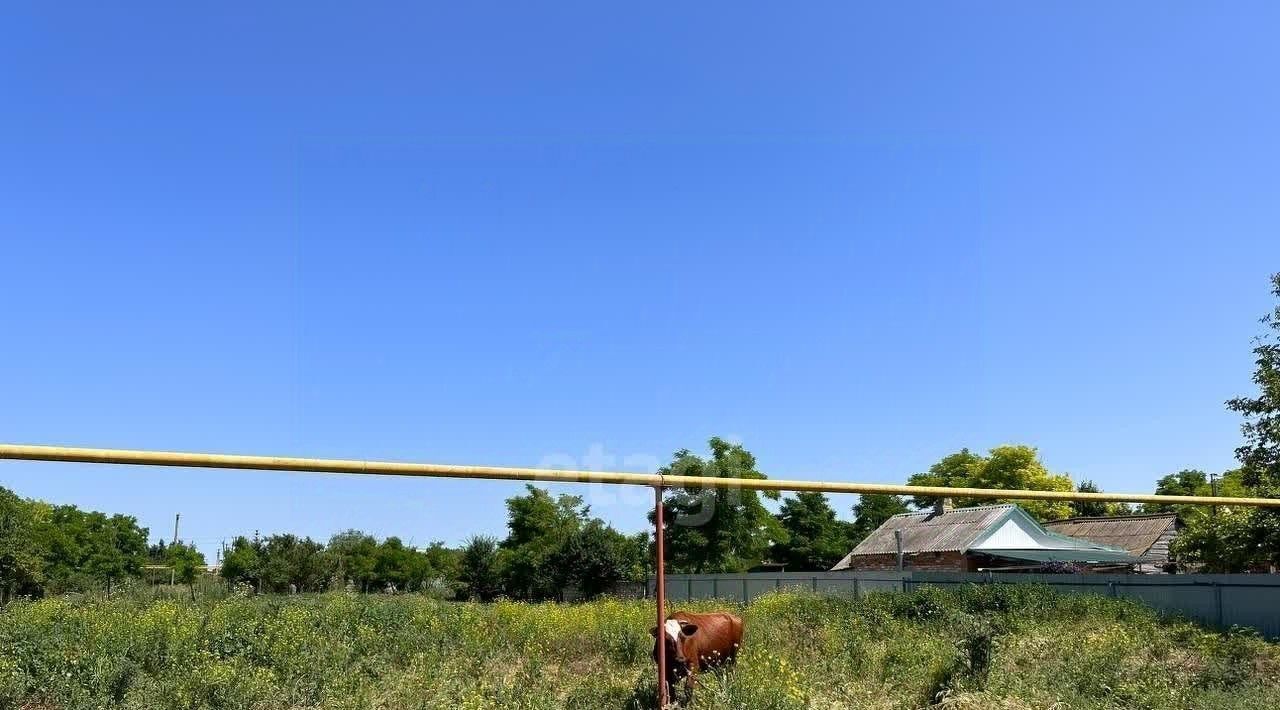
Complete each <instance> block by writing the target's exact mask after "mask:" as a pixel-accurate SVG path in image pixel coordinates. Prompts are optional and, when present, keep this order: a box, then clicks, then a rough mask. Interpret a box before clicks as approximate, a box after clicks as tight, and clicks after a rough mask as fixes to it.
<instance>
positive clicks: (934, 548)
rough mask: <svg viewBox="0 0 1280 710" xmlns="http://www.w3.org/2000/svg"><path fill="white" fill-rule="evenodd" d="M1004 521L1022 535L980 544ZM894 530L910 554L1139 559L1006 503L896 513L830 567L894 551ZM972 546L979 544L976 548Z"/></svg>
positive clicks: (905, 550) (905, 552)
mask: <svg viewBox="0 0 1280 710" xmlns="http://www.w3.org/2000/svg"><path fill="white" fill-rule="evenodd" d="M1006 521H1008V522H1007V523H1006ZM1002 525H1016V529H1015V530H1013V532H1014V533H1017V532H1018V530H1021V531H1022V533H1021V534H1020V535H1019V534H1015V535H1013V536H1012V537H1011V538H1010V539H1009V540H1005V541H1004V543H1003V544H998V545H988V544H986V543H984V542H983V541H984V540H988V539H989V538H990V536H991V535H992V534H995V531H997V530H1002V529H1005V527H1002ZM897 532H901V533H902V551H903V553H904V554H908V555H914V554H917V553H921V552H967V551H970V550H974V551H978V552H982V553H983V554H989V555H996V556H1004V557H1013V558H1015V559H1024V560H1062V561H1076V562H1104V561H1114V562H1136V561H1137V558H1136V557H1134V556H1132V555H1131V554H1130V553H1128V552H1126V550H1125V549H1124V548H1121V547H1118V546H1115V545H1107V544H1105V543H1100V542H1097V541H1093V540H1087V539H1084V538H1080V537H1073V536H1067V535H1064V534H1062V533H1060V532H1055V531H1053V530H1046V529H1045V527H1044V526H1042V525H1040V524H1039V523H1038V522H1036V520H1035V519H1034V518H1032V517H1031V516H1029V515H1027V514H1026V512H1025V511H1022V510H1021V509H1020V508H1018V506H1017V505H1014V504H1012V503H1008V504H1003V505H985V506H979V507H975V508H956V509H954V510H949V511H947V512H945V513H941V514H939V513H935V512H934V511H932V510H926V511H920V512H917V513H904V514H902V515H895V516H893V517H892V518H889V519H888V520H886V521H885V522H884V524H883V525H881V526H880V527H879V528H876V530H875V532H873V533H871V534H870V535H868V536H867V538H866V539H865V540H863V541H862V542H860V543H859V544H858V546H857V547H855V548H853V551H852V552H850V553H849V554H848V555H846V556H845V558H844V559H842V560H840V562H838V563H837V564H836V566H835V567H832V569H833V570H839V569H845V568H847V567H849V566H850V565H851V562H852V559H853V558H854V557H858V556H861V555H886V554H895V553H896V552H897V551H898V544H897V539H896V535H895V533H897ZM1011 543H1012V544H1011ZM1019 543H1033V544H1035V545H1039V547H1027V546H1026V545H1025V544H1019ZM975 545H977V546H978V547H977V548H975Z"/></svg>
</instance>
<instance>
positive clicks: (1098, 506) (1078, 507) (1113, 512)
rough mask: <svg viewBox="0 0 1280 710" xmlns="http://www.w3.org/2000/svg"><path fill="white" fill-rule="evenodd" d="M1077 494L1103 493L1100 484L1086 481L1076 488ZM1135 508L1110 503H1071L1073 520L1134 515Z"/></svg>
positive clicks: (1075, 501)
mask: <svg viewBox="0 0 1280 710" xmlns="http://www.w3.org/2000/svg"><path fill="white" fill-rule="evenodd" d="M1076 492H1077V493H1102V492H1103V491H1102V489H1101V488H1099V487H1098V484H1096V483H1094V482H1093V481H1091V480H1088V479H1085V480H1083V481H1081V482H1080V485H1078V486H1076ZM1132 514H1133V508H1131V507H1130V506H1129V505H1127V504H1125V503H1109V502H1107V501H1094V500H1089V501H1083V500H1073V501H1071V517H1073V518H1100V517H1105V516H1112V517H1115V516H1120V515H1132Z"/></svg>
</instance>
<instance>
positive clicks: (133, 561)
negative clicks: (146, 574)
mask: <svg viewBox="0 0 1280 710" xmlns="http://www.w3.org/2000/svg"><path fill="white" fill-rule="evenodd" d="M37 509H38V510H39V511H40V514H39V516H38V518H37V525H36V527H35V529H34V530H33V533H32V534H33V535H34V537H35V539H36V541H37V543H36V544H37V547H38V548H39V549H40V552H41V557H42V560H41V561H42V567H43V577H44V579H45V580H46V587H47V591H50V592H53V593H61V592H67V591H87V590H89V589H92V588H94V587H97V586H99V585H101V586H104V587H106V589H107V592H108V593H110V592H111V588H112V586H113V585H114V584H115V583H117V582H120V581H122V580H124V579H127V578H131V577H137V576H139V575H141V574H142V565H143V564H145V563H146V561H147V530H146V528H142V527H139V526H138V521H137V519H135V518H133V517H131V516H126V515H112V516H110V517H108V516H107V515H105V514H103V513H99V512H96V511H89V512H86V511H82V510H80V509H79V508H77V507H75V506H73V505H59V506H49V505H45V504H37Z"/></svg>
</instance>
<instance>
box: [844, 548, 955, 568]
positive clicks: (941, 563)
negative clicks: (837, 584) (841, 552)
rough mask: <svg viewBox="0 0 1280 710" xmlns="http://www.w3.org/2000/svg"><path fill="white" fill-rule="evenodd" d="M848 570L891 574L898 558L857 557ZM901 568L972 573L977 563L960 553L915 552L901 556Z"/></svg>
mask: <svg viewBox="0 0 1280 710" xmlns="http://www.w3.org/2000/svg"><path fill="white" fill-rule="evenodd" d="M849 562H850V565H849V569H851V570H855V571H865V572H891V571H893V570H896V569H898V556H897V555H896V554H894V553H889V554H887V555H857V556H855V557H854V558H853V559H852V560H850V561H849ZM902 567H903V569H905V570H921V571H924V572H974V571H977V569H978V565H977V562H976V561H975V560H973V559H970V558H969V557H967V556H966V555H965V554H964V553H961V552H917V553H914V554H908V555H904V556H903V560H902Z"/></svg>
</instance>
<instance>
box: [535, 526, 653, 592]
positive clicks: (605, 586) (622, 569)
mask: <svg viewBox="0 0 1280 710" xmlns="http://www.w3.org/2000/svg"><path fill="white" fill-rule="evenodd" d="M631 542H632V541H631V540H629V539H628V538H627V536H625V535H623V534H622V533H619V532H618V531H617V530H614V529H613V528H612V527H610V526H608V525H606V524H605V523H604V522H603V521H601V520H599V519H596V520H591V521H588V522H587V523H586V524H584V525H583V526H582V527H581V528H579V529H578V530H576V531H575V532H574V533H573V534H572V535H570V536H569V538H568V540H566V541H565V544H564V545H563V546H561V547H560V548H559V549H557V550H556V551H555V552H553V553H552V554H551V556H550V558H549V563H550V565H551V567H552V569H553V570H555V571H557V572H558V574H557V575H556V576H557V577H558V581H559V582H560V584H561V585H562V587H561V589H563V588H564V587H565V586H568V585H573V586H575V587H577V588H578V591H579V592H580V593H581V594H582V597H583V598H585V599H595V598H596V597H599V596H600V595H601V594H604V593H606V592H609V591H611V590H613V589H614V588H615V587H616V585H617V584H618V583H619V582H621V581H623V580H625V579H627V578H628V577H629V576H630V575H631V574H633V573H634V563H635V560H634V558H632V557H631V555H632V554H633V553H634V547H633V546H632V544H631Z"/></svg>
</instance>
